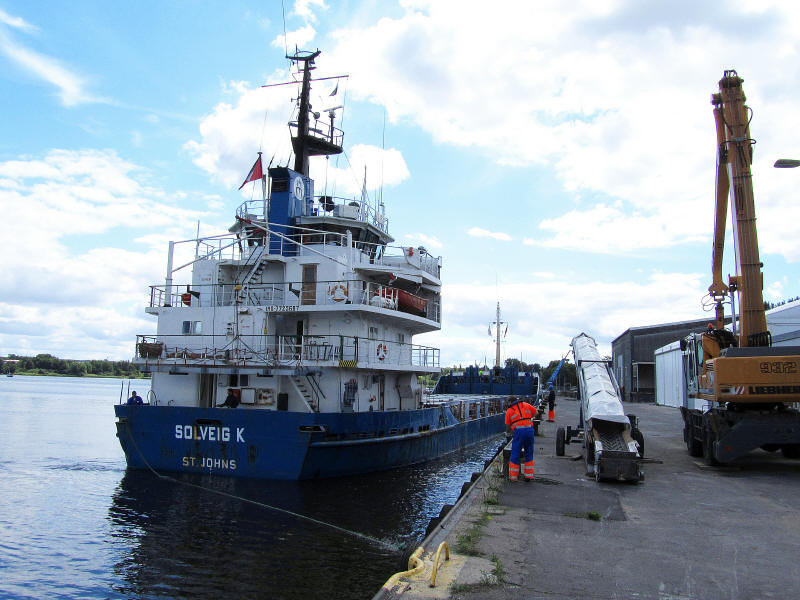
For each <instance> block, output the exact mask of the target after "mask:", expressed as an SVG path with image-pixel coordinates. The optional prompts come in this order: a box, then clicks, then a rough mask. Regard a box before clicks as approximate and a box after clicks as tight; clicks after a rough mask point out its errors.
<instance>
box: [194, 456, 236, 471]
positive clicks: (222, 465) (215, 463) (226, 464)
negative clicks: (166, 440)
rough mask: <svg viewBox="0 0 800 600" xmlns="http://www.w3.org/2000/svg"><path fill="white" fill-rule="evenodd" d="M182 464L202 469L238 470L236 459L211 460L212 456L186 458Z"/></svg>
mask: <svg viewBox="0 0 800 600" xmlns="http://www.w3.org/2000/svg"><path fill="white" fill-rule="evenodd" d="M181 464H182V465H183V466H184V467H200V468H201V469H228V470H229V471H235V470H236V459H235V458H211V457H210V456H184V457H183V460H182V461H181Z"/></svg>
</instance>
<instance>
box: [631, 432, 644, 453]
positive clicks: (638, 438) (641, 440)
mask: <svg viewBox="0 0 800 600" xmlns="http://www.w3.org/2000/svg"><path fill="white" fill-rule="evenodd" d="M631 437H632V438H633V439H634V440H636V443H638V444H639V456H640V457H642V458H644V436H643V435H642V432H641V431H640V430H639V429H638V428H636V429H634V430H633V431H632V432H631Z"/></svg>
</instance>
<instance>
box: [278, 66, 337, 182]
mask: <svg viewBox="0 0 800 600" xmlns="http://www.w3.org/2000/svg"><path fill="white" fill-rule="evenodd" d="M320 54H321V51H320V50H316V51H315V52H311V53H307V52H303V53H297V54H295V55H294V56H287V58H288V59H289V60H292V61H296V62H298V63H303V67H302V69H303V82H302V87H301V89H300V99H299V100H300V106H299V108H298V114H297V133H296V134H295V135H293V136H292V149H293V150H294V170H295V171H296V172H297V173H300V174H301V175H304V176H305V177H308V157H309V156H328V155H331V154H341V152H342V150H343V148H342V146H341V132H340V131H339V130H337V129H336V128H335V127H334V125H333V121H334V118H335V115H334V111H335V110H336V109H337V108H340V107H338V106H337V107H336V108H333V109H329V110H328V115H329V117H330V130H329V132H328V134H327V135H326V134H324V133H321V132H319V131H317V130H316V128H315V129H314V130H313V131H312V130H310V128H309V119H308V115H309V114H310V113H311V108H312V107H311V103H310V102H309V100H308V99H309V96H310V94H311V71H312V70H313V69H315V68H316V67H315V66H314V59H315V58H317V57H318V56H319V55H320ZM338 77H346V75H344V76H337V77H336V78H338ZM322 79H334V78H331V77H323V78H322ZM315 81H318V80H315ZM314 118H317V119H318V118H319V113H314ZM292 125H294V124H292Z"/></svg>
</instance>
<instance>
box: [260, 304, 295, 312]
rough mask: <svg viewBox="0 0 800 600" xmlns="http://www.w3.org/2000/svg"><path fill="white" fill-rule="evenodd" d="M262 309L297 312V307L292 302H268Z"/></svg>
mask: <svg viewBox="0 0 800 600" xmlns="http://www.w3.org/2000/svg"><path fill="white" fill-rule="evenodd" d="M264 309H265V310H266V311H267V312H297V307H296V306H294V305H292V304H270V305H268V306H265V307H264Z"/></svg>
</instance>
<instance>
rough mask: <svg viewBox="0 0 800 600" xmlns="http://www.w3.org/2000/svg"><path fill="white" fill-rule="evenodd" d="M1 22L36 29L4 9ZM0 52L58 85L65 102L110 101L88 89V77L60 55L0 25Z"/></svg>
mask: <svg viewBox="0 0 800 600" xmlns="http://www.w3.org/2000/svg"><path fill="white" fill-rule="evenodd" d="M0 23H4V24H6V25H9V26H11V27H14V28H16V29H20V30H23V31H32V30H34V29H35V28H34V27H32V26H31V25H29V24H28V23H26V22H25V21H24V20H23V19H21V18H19V17H11V16H10V15H8V14H7V13H5V12H2V11H0ZM0 52H2V53H3V54H5V55H6V56H7V57H8V58H9V59H11V60H12V61H13V62H15V63H17V65H19V66H20V67H22V69H23V70H25V71H26V72H27V73H28V74H29V75H31V76H33V77H35V78H38V79H41V80H43V81H45V82H47V83H49V84H51V85H53V86H55V87H56V88H57V89H58V95H59V97H60V98H61V102H62V104H64V106H68V107H71V106H76V105H78V104H84V103H87V102H107V100H105V99H101V98H96V97H93V96H92V95H90V94H89V93H88V92H86V90H85V86H86V81H85V79H84V78H83V77H81V76H80V75H78V74H76V73H74V72H73V71H71V70H70V69H69V68H67V67H65V66H63V65H62V64H61V63H60V62H59V61H57V60H56V59H54V58H51V57H49V56H46V55H44V54H40V53H38V52H35V51H33V50H31V49H29V48H26V47H25V46H23V45H22V44H19V43H17V42H15V41H14V40H12V39H11V38H10V37H9V36H7V35H5V34H4V33H3V31H2V29H0Z"/></svg>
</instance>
